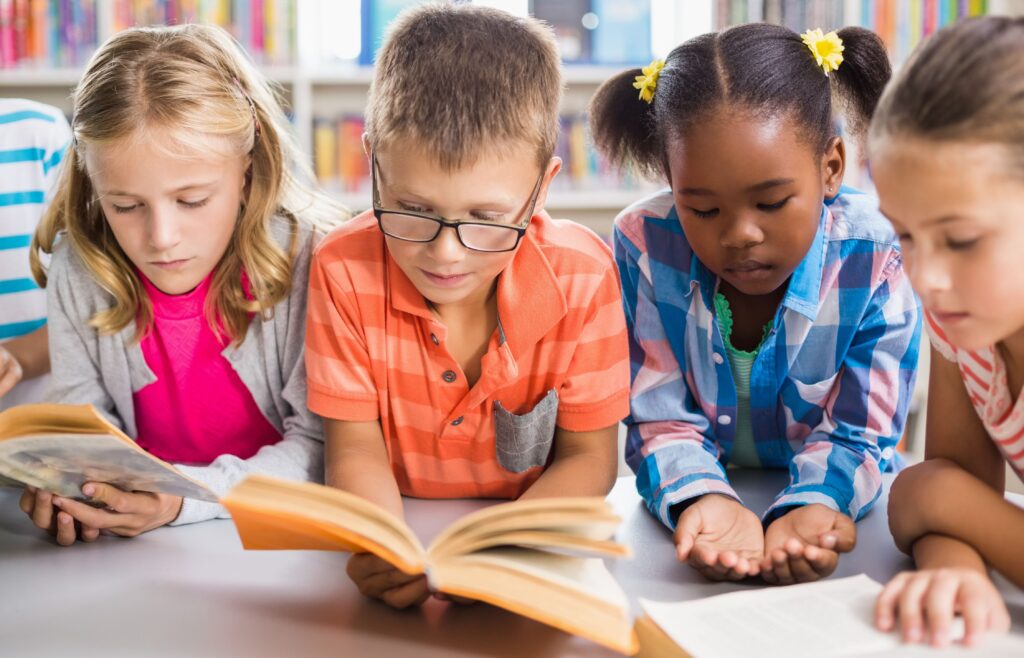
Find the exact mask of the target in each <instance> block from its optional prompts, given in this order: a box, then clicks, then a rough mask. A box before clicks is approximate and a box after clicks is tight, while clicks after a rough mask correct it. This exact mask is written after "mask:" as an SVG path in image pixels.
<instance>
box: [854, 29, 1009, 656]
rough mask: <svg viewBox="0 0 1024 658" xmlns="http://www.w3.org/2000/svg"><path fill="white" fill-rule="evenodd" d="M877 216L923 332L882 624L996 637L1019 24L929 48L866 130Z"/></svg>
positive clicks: (939, 634)
mask: <svg viewBox="0 0 1024 658" xmlns="http://www.w3.org/2000/svg"><path fill="white" fill-rule="evenodd" d="M869 146H870V149H869V150H870V155H871V167H872V173H873V176H874V179H875V183H876V185H877V187H878V193H879V197H880V198H881V209H882V211H883V212H884V213H885V215H886V216H887V217H889V219H891V220H892V223H893V226H894V227H895V229H896V232H897V233H898V235H899V238H900V244H901V245H902V247H903V253H904V256H905V258H906V268H907V273H908V276H909V278H910V279H911V281H912V283H913V285H914V288H915V290H916V291H917V293H918V294H919V295H920V296H921V304H922V306H923V307H924V309H925V327H926V328H927V329H928V334H929V336H930V337H931V343H932V354H933V357H932V359H931V374H930V378H929V384H928V423H927V426H926V427H927V430H926V432H927V443H926V447H925V461H924V462H923V463H921V464H918V465H916V466H913V467H911V468H908V469H907V470H906V471H904V472H903V473H901V474H900V475H899V477H898V478H896V481H895V483H894V484H893V486H892V491H891V493H890V496H889V525H890V528H891V529H892V534H893V537H894V538H895V540H896V544H897V546H899V548H900V549H901V550H903V551H905V552H907V553H909V554H911V555H912V556H913V558H914V562H915V563H916V564H917V568H918V571H917V572H911V573H903V574H900V575H898V576H897V577H896V578H894V579H893V580H892V581H891V582H890V583H889V584H888V586H887V587H886V588H885V590H884V591H883V593H882V595H881V596H880V597H879V599H878V605H877V623H878V626H879V628H881V629H883V630H889V629H892V628H894V627H895V625H896V618H897V617H899V625H900V627H901V630H902V634H903V637H904V638H905V639H906V640H907V641H910V642H918V641H929V642H931V643H932V644H935V645H944V644H947V643H948V642H949V640H950V627H951V623H952V618H953V615H954V614H961V615H963V618H964V622H965V627H966V628H965V631H966V634H965V637H964V639H965V641H966V642H968V643H974V642H975V641H976V640H977V639H978V638H979V636H980V635H981V634H982V633H984V632H985V631H986V630H997V631H1004V632H1005V631H1006V630H1007V629H1008V628H1009V626H1010V618H1009V616H1008V614H1007V611H1006V606H1005V605H1004V604H1003V601H1002V599H1001V597H1000V596H999V592H998V591H996V588H995V586H994V585H993V584H992V581H991V580H990V579H989V577H988V573H987V569H988V567H992V568H993V569H995V570H996V571H999V572H1000V573H1002V574H1003V575H1004V576H1006V577H1007V578H1008V579H1009V580H1010V581H1012V582H1013V583H1015V584H1016V585H1017V586H1018V587H1024V560H1021V554H1020V547H1021V546H1022V545H1024V510H1021V509H1020V508H1019V507H1017V506H1015V505H1013V504H1011V503H1009V502H1007V501H1006V500H1005V499H1004V498H1003V491H1004V485H1005V477H1006V467H1005V465H1004V462H1009V464H1010V466H1012V467H1013V469H1014V471H1015V472H1016V473H1017V475H1018V476H1022V475H1024V417H1022V414H1024V401H1022V400H1021V383H1022V381H1024V371H1022V369H1021V368H1022V365H1021V364H1022V363H1024V283H1022V279H1021V277H1020V275H1019V274H1018V273H1017V268H1018V267H1019V266H1020V257H1021V253H1024V216H1022V215H1021V209H1022V208H1024V19H1022V18H1019V17H1018V18H997V17H988V18H982V19H977V20H968V21H963V22H961V23H958V24H957V25H955V26H953V27H951V28H947V29H945V30H943V31H942V32H939V33H938V34H936V35H935V36H934V37H932V38H931V39H930V40H929V41H928V42H927V43H926V44H925V45H924V46H923V47H922V48H921V49H920V50H919V51H918V52H917V53H916V54H915V55H914V57H913V58H912V59H911V61H910V62H908V63H907V66H906V68H904V69H903V72H902V73H901V74H900V76H899V77H898V78H897V79H896V80H895V81H894V82H893V85H892V87H891V88H890V89H889V90H888V91H887V92H886V94H885V96H884V97H883V99H882V101H881V103H880V105H879V108H878V116H876V117H875V121H874V122H873V123H872V125H871V134H870V144H869Z"/></svg>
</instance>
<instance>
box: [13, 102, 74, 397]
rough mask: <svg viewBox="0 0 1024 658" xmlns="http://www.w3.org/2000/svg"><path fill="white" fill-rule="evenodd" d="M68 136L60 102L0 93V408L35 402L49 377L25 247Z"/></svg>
mask: <svg viewBox="0 0 1024 658" xmlns="http://www.w3.org/2000/svg"><path fill="white" fill-rule="evenodd" d="M70 138H71V135H70V129H69V128H68V121H67V119H65V118H64V114H63V113H62V112H61V111H60V110H58V109H57V108H55V107H50V106H48V105H43V104H42V103H36V102H33V101H27V100H22V99H20V98H2V99H0V180H2V181H3V183H2V188H0V209H2V210H0V341H3V343H2V344H0V410H3V409H6V408H8V407H13V406H15V405H18V404H24V403H26V402H38V401H39V400H40V399H41V398H42V396H43V393H44V392H45V390H46V385H47V382H48V380H49V378H48V377H45V376H44V375H45V374H46V373H48V372H49V371H50V355H49V352H48V350H47V344H46V293H45V292H44V291H43V290H42V289H40V288H39V287H37V286H36V284H35V282H34V281H32V275H31V270H30V269H29V262H28V253H29V242H30V240H31V238H32V232H33V231H35V230H36V226H37V224H38V223H39V218H40V217H41V216H42V213H43V207H44V206H43V204H44V203H45V202H46V201H47V200H48V198H49V196H50V190H51V189H53V182H54V180H55V179H56V177H57V172H58V171H59V169H58V165H59V164H60V161H61V158H62V157H64V151H65V150H66V149H67V146H68V141H69V140H70Z"/></svg>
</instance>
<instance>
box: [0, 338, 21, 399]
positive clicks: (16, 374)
mask: <svg viewBox="0 0 1024 658" xmlns="http://www.w3.org/2000/svg"><path fill="white" fill-rule="evenodd" d="M24 376H25V371H24V370H23V369H22V367H21V363H19V362H18V360H17V359H16V358H14V355H13V354H11V353H10V351H8V350H7V349H6V348H5V347H4V346H3V345H0V397H3V396H4V395H6V394H7V393H9V392H10V390H11V389H12V388H14V387H15V386H16V385H17V383H18V382H20V381H21V380H22V378H24Z"/></svg>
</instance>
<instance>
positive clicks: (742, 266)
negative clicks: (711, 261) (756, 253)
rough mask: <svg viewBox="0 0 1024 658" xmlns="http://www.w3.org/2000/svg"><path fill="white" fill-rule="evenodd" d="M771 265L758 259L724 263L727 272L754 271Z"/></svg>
mask: <svg viewBox="0 0 1024 658" xmlns="http://www.w3.org/2000/svg"><path fill="white" fill-rule="evenodd" d="M771 267H772V266H771V265H769V264H767V263H762V262H761V261H759V260H743V261H740V262H738V263H733V264H732V265H726V267H725V270H726V271H727V272H756V271H758V270H768V269H771Z"/></svg>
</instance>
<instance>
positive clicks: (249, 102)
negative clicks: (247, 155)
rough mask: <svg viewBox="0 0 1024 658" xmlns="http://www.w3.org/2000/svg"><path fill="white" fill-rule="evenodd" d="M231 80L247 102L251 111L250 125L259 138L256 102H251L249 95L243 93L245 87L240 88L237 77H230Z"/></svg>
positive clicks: (240, 84)
mask: <svg viewBox="0 0 1024 658" xmlns="http://www.w3.org/2000/svg"><path fill="white" fill-rule="evenodd" d="M231 80H232V81H233V82H234V83H235V86H236V87H238V93H240V94H242V98H244V99H245V102H246V103H248V104H249V111H250V112H252V125H253V126H254V127H255V133H256V139H259V138H260V120H259V118H258V117H257V116H256V104H255V103H253V102H252V98H250V97H249V94H247V93H245V89H243V88H242V83H241V82H240V81H239V80H238V78H236V77H232V78H231Z"/></svg>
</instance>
